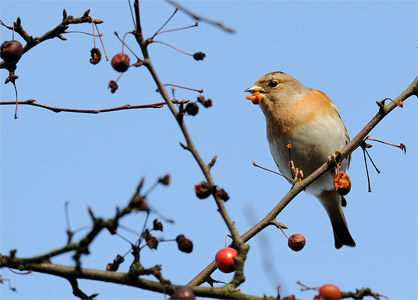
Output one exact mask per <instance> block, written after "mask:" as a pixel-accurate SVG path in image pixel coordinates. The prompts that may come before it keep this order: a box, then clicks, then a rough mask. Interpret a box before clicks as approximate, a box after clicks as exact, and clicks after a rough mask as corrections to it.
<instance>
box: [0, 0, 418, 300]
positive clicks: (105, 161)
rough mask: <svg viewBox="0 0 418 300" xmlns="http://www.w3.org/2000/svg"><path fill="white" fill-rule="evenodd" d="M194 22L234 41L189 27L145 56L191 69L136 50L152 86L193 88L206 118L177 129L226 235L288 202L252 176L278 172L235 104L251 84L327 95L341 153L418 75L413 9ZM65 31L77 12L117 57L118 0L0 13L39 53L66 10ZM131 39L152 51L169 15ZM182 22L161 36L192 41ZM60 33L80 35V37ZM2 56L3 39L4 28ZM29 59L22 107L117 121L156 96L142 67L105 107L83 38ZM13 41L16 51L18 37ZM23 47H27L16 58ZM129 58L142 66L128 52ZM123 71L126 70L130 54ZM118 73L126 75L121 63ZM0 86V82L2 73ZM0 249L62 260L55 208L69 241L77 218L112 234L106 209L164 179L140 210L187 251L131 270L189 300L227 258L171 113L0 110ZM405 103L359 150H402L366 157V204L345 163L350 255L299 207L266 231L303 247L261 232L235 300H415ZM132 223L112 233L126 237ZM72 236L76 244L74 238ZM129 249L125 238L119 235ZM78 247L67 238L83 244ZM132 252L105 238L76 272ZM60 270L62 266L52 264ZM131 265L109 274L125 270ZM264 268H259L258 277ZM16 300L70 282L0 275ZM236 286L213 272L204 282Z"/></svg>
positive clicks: (313, 214) (189, 95) (110, 288)
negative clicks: (347, 298) (248, 298)
mask: <svg viewBox="0 0 418 300" xmlns="http://www.w3.org/2000/svg"><path fill="white" fill-rule="evenodd" d="M181 3H182V4H183V5H185V6H187V7H188V8H190V9H191V10H193V11H195V12H196V13H198V14H202V15H204V16H206V17H209V18H211V19H214V20H218V21H221V22H222V23H224V24H226V25H228V26H230V27H233V28H234V29H236V33H235V34H227V33H225V32H222V31H221V30H219V29H218V28H215V27H212V26H210V25H207V24H204V23H200V25H199V26H198V27H197V28H193V29H190V30H186V31H182V32H176V33H167V34H164V35H161V36H158V40H161V41H164V42H167V43H170V44H172V45H174V46H176V47H178V48H180V49H182V50H184V51H188V52H190V53H194V52H197V51H203V52H205V53H206V55H207V57H206V59H205V60H204V61H199V62H196V61H194V60H193V59H192V58H190V57H188V56H185V55H183V54H181V53H179V52H175V51H173V50H172V49H170V48H168V47H166V46H164V45H161V44H153V45H150V47H149V51H150V53H151V58H152V60H153V62H154V65H155V67H156V69H157V71H158V73H159V75H160V77H161V79H162V80H163V81H164V82H165V83H172V84H180V85H184V86H189V87H194V88H197V89H200V88H203V89H204V93H203V95H204V96H206V97H209V98H212V99H213V101H214V105H213V107H212V108H210V109H203V108H201V110H200V112H199V114H198V115H197V116H196V117H186V123H187V126H188V128H189V130H190V133H191V135H192V137H193V140H194V142H195V144H196V146H197V148H198V149H199V151H200V153H201V155H202V157H203V158H204V159H205V160H206V161H207V162H209V161H210V160H211V158H212V157H213V156H214V155H217V156H218V161H217V163H216V165H215V166H214V167H213V169H212V173H213V176H214V179H215V182H216V183H217V184H218V185H219V186H220V187H223V188H225V190H226V191H227V192H228V193H229V195H230V197H231V199H230V200H229V201H228V202H227V203H226V207H227V209H228V211H229V213H230V215H231V217H232V218H233V219H234V221H235V223H236V226H237V228H238V230H239V232H240V233H244V232H245V231H246V230H248V228H250V226H251V225H252V224H254V223H255V222H256V221H257V220H259V219H261V218H262V217H264V216H265V215H266V214H267V213H268V212H269V211H270V209H271V208H272V207H273V206H274V205H275V204H276V203H277V202H278V201H279V200H280V199H281V198H282V196H284V195H285V194H286V192H287V191H288V189H289V185H288V183H287V182H286V181H285V180H283V179H282V178H280V177H278V176H275V175H272V174H270V173H268V172H264V171H261V170H259V169H257V168H254V167H253V166H252V165H251V164H252V162H253V161H255V162H257V163H258V164H260V165H263V166H265V167H268V168H271V169H276V167H275V165H274V162H273V160H272V158H271V156H270V153H269V149H268V144H267V141H266V138H265V120H264V116H263V114H262V112H261V110H260V109H259V107H257V106H254V105H252V104H251V103H250V102H249V101H247V100H245V96H246V95H245V93H244V92H243V90H245V89H246V88H248V87H249V86H251V85H252V84H253V83H254V82H255V81H256V80H257V79H258V78H259V77H261V76H262V75H264V74H266V73H269V72H271V71H276V70H281V71H284V72H286V73H288V74H289V75H291V76H293V77H295V78H296V79H298V80H299V81H301V82H302V83H304V84H305V85H306V86H309V87H312V88H315V89H319V90H321V91H323V92H325V93H326V94H327V95H328V96H329V97H330V98H331V99H332V100H333V101H334V103H335V104H336V105H337V106H338V108H339V110H340V114H341V117H342V119H343V120H344V122H345V124H346V126H347V129H348V131H349V134H350V136H354V135H355V134H357V132H358V131H359V130H361V128H363V126H364V125H365V124H366V123H367V122H368V121H369V120H370V119H371V118H372V117H373V116H374V115H375V113H376V112H377V105H376V103H375V102H376V101H377V100H381V99H383V98H386V97H391V98H394V97H396V96H397V95H399V94H400V93H401V92H402V91H403V90H404V89H405V88H406V87H407V86H408V85H409V84H410V83H411V82H412V80H413V79H414V78H415V77H416V76H417V73H416V72H417V45H418V43H417V42H418V39H417V37H418V29H417V28H418V22H417V8H418V7H417V2H415V1H365V2H363V1H362V2H360V1H338V2H330V1H214V2H208V1H185V2H181ZM63 8H65V9H66V11H67V13H68V14H72V15H73V16H75V17H78V16H81V15H82V14H83V12H84V11H85V10H86V9H88V8H90V9H91V13H90V15H91V16H92V17H94V18H98V19H102V20H104V23H103V24H102V25H100V31H101V32H102V33H104V37H103V40H104V43H105V47H106V51H107V53H108V55H109V56H110V57H112V56H113V55H114V54H116V53H118V52H120V49H121V45H120V42H119V41H118V40H117V39H116V38H115V36H114V35H113V32H114V31H117V32H118V33H119V34H120V35H122V34H123V33H125V32H127V31H130V30H132V20H131V17H130V13H129V8H128V4H127V2H126V1H90V2H89V1H67V3H64V2H58V1H4V0H3V1H1V6H0V9H1V20H2V21H3V22H4V23H6V24H11V23H12V21H13V20H15V19H16V18H17V17H18V16H19V17H20V18H21V20H22V25H23V26H24V28H25V29H26V30H27V31H28V32H29V33H30V34H32V35H34V36H39V35H41V34H43V33H44V32H46V31H47V30H49V29H51V28H53V27H54V26H56V25H57V24H58V23H59V22H60V20H61V18H62V9H63ZM141 10H142V11H141V13H142V22H143V23H142V26H143V29H144V33H145V36H151V35H152V34H153V33H154V32H155V31H156V30H157V29H158V28H159V27H160V26H161V25H162V24H163V22H164V21H165V20H166V19H167V18H168V17H169V16H170V14H171V13H172V11H173V7H172V6H170V5H169V4H167V3H166V2H163V1H144V2H141ZM193 23H194V20H193V19H191V18H190V17H189V16H187V15H185V14H183V13H181V12H179V13H178V14H177V15H176V16H175V17H174V19H173V20H172V22H170V23H169V25H168V26H167V29H170V28H176V27H182V26H187V25H191V24H193ZM70 30H83V31H87V32H90V31H91V26H90V25H87V24H85V25H78V26H72V27H71V28H70ZM0 33H1V40H2V41H4V40H10V39H11V33H10V32H9V31H8V30H5V29H4V28H3V27H2V28H0ZM66 37H67V39H68V40H67V41H61V40H58V39H55V40H50V41H48V42H45V43H42V44H40V45H39V46H37V47H35V48H33V49H32V50H31V51H29V52H28V53H26V54H25V55H24V56H23V57H22V59H21V61H20V62H19V65H18V69H17V75H18V76H19V79H18V80H17V87H18V92H19V99H20V100H27V99H32V98H33V99H36V100H37V102H39V103H42V104H47V105H51V106H57V107H66V108H80V109H98V108H108V107H116V106H120V105H124V104H128V103H129V104H131V105H139V104H148V103H155V102H160V101H161V98H160V97H159V95H158V94H157V93H155V84H154V83H153V82H152V80H151V78H150V76H149V74H148V73H147V71H146V70H145V69H144V68H137V69H134V68H131V69H129V70H128V72H126V74H124V76H123V77H122V79H121V80H120V81H119V90H118V91H117V92H116V93H115V94H111V93H110V91H109V90H108V89H107V83H108V81H109V80H114V79H116V77H117V76H118V74H117V73H116V72H115V71H114V70H113V69H112V68H111V67H110V61H109V62H105V61H102V62H101V63H100V64H98V65H96V66H93V65H91V64H90V63H89V58H90V49H91V48H92V46H93V41H92V39H91V38H90V37H88V36H87V35H81V34H74V33H72V34H68V35H66ZM18 39H19V40H20V41H22V40H21V39H20V37H18ZM22 42H23V41H22ZM126 42H127V44H128V45H130V46H131V47H132V49H134V51H136V53H137V54H139V49H138V47H137V46H136V45H135V42H134V40H133V38H132V37H131V36H128V37H127V39H126ZM129 55H130V54H129ZM130 56H131V60H133V59H134V58H133V56H132V55H130ZM0 74H1V75H0V76H1V80H0V81H1V82H4V79H5V78H6V76H7V72H6V71H5V70H1V72H0ZM175 95H176V98H178V99H191V100H194V99H195V97H196V96H197V95H196V94H195V93H193V92H190V91H183V90H179V89H177V90H176V91H175ZM14 97H15V96H14V90H13V87H12V86H11V85H2V87H1V101H13V100H14V99H15V98H14ZM0 110H1V148H0V149H1V153H0V154H1V193H0V196H1V207H0V209H1V223H0V224H1V235H0V236H1V245H0V252H1V253H7V252H8V251H9V250H10V249H18V252H17V254H18V255H19V256H23V257H26V256H33V255H36V254H41V253H44V252H46V251H49V250H51V249H54V248H57V247H61V246H62V245H63V244H64V243H65V240H66V236H65V229H66V226H65V217H64V203H65V202H69V213H70V220H71V226H72V228H73V229H75V228H78V227H82V226H85V225H89V224H90V220H89V216H88V213H87V207H88V206H90V207H92V209H93V211H94V212H95V214H96V215H97V216H102V217H111V216H112V214H113V213H114V210H115V207H116V206H119V207H121V206H123V205H125V204H126V203H127V201H129V199H130V197H131V196H132V194H133V193H134V191H135V188H136V185H137V184H138V182H139V180H140V178H141V177H145V182H146V186H148V187H149V186H151V185H152V184H153V182H154V181H155V180H156V179H157V178H158V177H160V176H162V175H164V174H166V173H169V174H170V175H171V178H172V182H171V184H170V186H168V187H158V188H157V189H156V190H155V191H153V192H152V193H151V195H150V196H149V202H150V204H151V205H152V206H153V207H155V208H156V209H157V210H158V211H159V212H161V213H162V214H163V215H165V216H167V217H169V218H172V219H175V221H176V223H175V225H170V224H164V225H165V231H164V232H163V233H161V234H160V235H159V236H161V237H164V238H167V239H168V238H174V237H175V236H177V235H178V234H180V233H182V234H184V235H185V236H186V237H189V238H190V239H192V240H193V242H194V251H193V252H192V253H191V254H185V253H181V252H179V251H177V249H176V245H175V244H174V243H163V244H161V245H159V248H158V250H157V251H150V250H148V249H145V250H144V251H143V253H142V261H143V264H144V265H145V266H148V267H150V266H153V265H155V264H162V265H163V276H165V277H166V278H168V279H170V280H171V281H172V282H173V283H176V284H185V283H187V282H188V281H189V280H190V279H191V278H193V277H194V276H195V275H196V274H197V273H198V272H200V271H201V270H202V269H203V268H204V267H206V266H207V264H208V263H210V262H211V261H212V259H213V258H214V256H215V253H216V252H217V251H218V250H219V249H221V248H222V247H223V245H224V240H225V235H226V234H228V232H227V228H226V226H225V225H224V224H223V223H222V220H221V217H220V215H219V213H217V211H216V207H215V204H214V203H213V201H211V200H209V199H208V200H199V199H197V198H196V197H195V195H194V191H193V186H194V185H195V184H197V183H199V182H200V181H201V180H203V176H202V174H201V173H200V171H199V169H198V166H197V165H196V163H195V162H194V160H193V159H192V157H191V155H190V153H188V152H187V151H184V150H183V149H182V148H181V147H179V142H181V141H184V140H183V137H182V135H181V133H180V130H179V128H178V126H177V124H176V122H175V120H174V119H173V117H172V116H171V114H170V113H169V111H168V109H167V108H162V109H147V110H130V111H119V112H112V113H104V114H99V115H86V114H73V113H65V112H62V113H59V114H56V113H53V112H51V111H47V110H43V109H40V108H36V107H29V106H20V107H19V109H18V117H19V118H18V119H17V120H14V119H13V114H14V106H1V107H0ZM416 115H417V99H416V98H411V99H408V101H406V102H405V105H404V108H403V109H396V110H395V111H394V112H393V113H392V114H390V115H389V116H388V117H387V118H386V119H385V120H383V122H382V123H381V124H379V126H378V127H377V128H376V129H375V130H373V131H372V133H371V136H372V137H373V138H376V139H382V140H385V141H388V142H392V143H395V144H399V143H403V144H405V145H406V147H407V155H404V154H403V153H402V152H401V151H400V150H399V149H396V148H391V147H387V146H384V145H381V144H374V147H373V148H372V149H370V152H371V155H372V157H373V159H374V161H375V162H376V163H377V165H378V167H379V168H380V170H381V173H380V174H379V175H377V174H376V173H375V172H374V171H373V170H372V168H371V166H370V165H369V169H370V170H371V171H370V176H371V181H372V190H373V192H372V193H368V192H367V180H366V174H365V170H364V163H363V158H362V157H363V154H362V153H361V151H359V150H358V151H356V152H355V153H354V154H353V158H352V163H351V167H350V169H349V172H348V174H349V175H350V177H351V180H352V183H353V187H352V190H351V192H350V194H349V195H348V196H347V197H346V198H347V200H348V206H347V208H345V210H344V212H345V215H346V218H347V221H348V224H349V227H350V230H351V233H352V235H353V237H354V239H355V240H356V242H357V247H356V248H343V249H341V250H338V251H337V250H335V249H334V246H333V238H332V232H331V226H330V224H329V221H328V218H327V216H326V214H325V211H324V210H323V208H322V207H321V206H320V204H319V202H318V201H317V200H316V199H315V198H313V197H312V196H310V195H308V194H305V193H302V194H300V195H298V197H297V198H296V199H294V200H293V201H292V202H291V204H290V205H289V206H288V207H287V208H286V209H285V210H284V211H283V212H282V213H281V214H280V216H279V217H278V219H277V220H278V221H279V222H281V223H284V224H286V225H287V226H288V227H289V229H288V230H287V231H286V232H287V233H288V234H293V233H301V234H303V235H304V236H305V237H306V239H307V245H306V247H305V249H303V251H301V252H298V253H296V252H292V251H291V250H290V249H289V248H288V247H287V241H286V239H285V238H284V236H283V235H282V234H281V233H280V231H278V230H276V229H275V228H268V229H266V230H265V231H264V232H263V233H262V234H261V235H260V236H259V237H256V238H254V239H253V240H251V241H250V242H249V245H250V246H251V249H250V253H249V257H248V260H247V263H246V267H245V273H246V277H247V279H246V282H245V283H244V284H243V285H242V286H241V289H242V291H243V292H246V293H249V294H255V295H257V296H262V295H263V294H267V295H275V294H276V292H275V288H276V286H278V285H280V286H281V287H282V291H283V295H286V294H290V293H294V294H296V295H297V297H298V298H303V299H312V298H313V296H314V294H313V293H312V292H303V293H301V292H299V286H298V285H296V281H301V282H303V283H304V284H306V285H310V286H321V285H322V284H325V283H333V284H336V285H338V286H339V287H340V288H341V290H343V291H354V290H355V289H356V288H362V287H369V288H371V289H372V290H373V291H375V292H378V293H380V294H382V295H386V296H388V297H390V298H391V299H417V298H418V292H417V282H418V262H417V253H418V249H417V236H418V232H417V228H418V226H417V219H418V218H417V214H418V212H417V166H418V164H417V147H418V145H417V127H418V126H417V117H416ZM143 221H144V216H143V215H140V214H138V215H135V216H130V217H128V218H126V219H125V220H124V221H123V222H122V224H123V225H125V226H128V227H130V228H133V229H136V230H140V229H141V228H142V224H143ZM85 232H86V231H83V233H85ZM120 233H121V234H123V235H124V236H125V237H127V238H129V239H131V240H132V241H134V240H135V236H133V235H131V234H130V233H128V232H123V231H122V230H121V231H120ZM81 236H82V233H79V234H78V235H77V236H76V238H77V237H81ZM128 250H129V244H128V243H126V242H125V241H124V240H122V239H120V238H118V237H115V236H109V235H108V234H107V233H103V234H101V235H100V236H99V238H98V239H97V240H96V241H95V242H94V244H93V245H92V248H91V252H92V255H90V256H88V257H85V259H84V261H83V262H84V266H86V267H90V268H98V269H104V268H105V267H106V264H107V263H108V262H111V261H112V260H113V258H114V257H115V256H116V254H123V253H125V252H126V251H128ZM53 261H54V262H56V263H60V264H71V259H70V255H67V256H62V257H60V258H57V259H54V260H53ZM128 262H129V257H128V258H127V263H125V264H123V265H122V266H121V271H126V270H127V268H128V266H129V263H128ZM269 267H270V268H269ZM0 274H1V276H2V277H3V278H10V279H11V280H12V285H13V286H15V287H16V288H17V291H18V292H17V293H14V292H11V291H9V290H8V288H7V287H5V286H2V287H0V293H1V294H0V295H1V298H2V299H69V298H72V297H73V296H72V291H71V288H70V285H69V284H68V282H66V281H65V280H63V279H60V278H54V277H52V276H46V275H42V274H32V275H29V276H19V275H14V274H12V273H10V272H9V271H8V270H5V269H2V270H1V273H0ZM231 276H232V275H228V274H223V273H220V272H218V271H216V272H215V273H214V274H213V278H214V279H218V280H222V281H228V280H229V279H230V278H231ZM80 287H81V288H82V289H83V290H84V292H86V293H87V294H92V293H95V292H99V293H100V298H99V299H116V298H119V299H120V298H126V299H163V296H162V295H159V294H155V293H151V292H146V291H142V290H138V289H134V288H129V287H121V286H117V285H109V284H103V283H94V282H90V281H81V282H80Z"/></svg>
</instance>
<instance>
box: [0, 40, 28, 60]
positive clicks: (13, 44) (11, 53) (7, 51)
mask: <svg viewBox="0 0 418 300" xmlns="http://www.w3.org/2000/svg"><path fill="white" fill-rule="evenodd" d="M22 54H23V47H22V44H21V43H20V42H18V41H6V42H3V44H1V55H0V56H1V58H2V59H3V60H4V61H5V62H6V63H17V62H18V61H19V59H20V58H21V57H22Z"/></svg>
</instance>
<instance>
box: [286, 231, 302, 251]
mask: <svg viewBox="0 0 418 300" xmlns="http://www.w3.org/2000/svg"><path fill="white" fill-rule="evenodd" d="M305 244H306V240H305V237H304V236H303V235H301V234H292V235H291V236H290V237H289V240H288V242H287V245H288V246H289V248H290V249H292V250H293V251H300V250H302V249H303V247H305Z"/></svg>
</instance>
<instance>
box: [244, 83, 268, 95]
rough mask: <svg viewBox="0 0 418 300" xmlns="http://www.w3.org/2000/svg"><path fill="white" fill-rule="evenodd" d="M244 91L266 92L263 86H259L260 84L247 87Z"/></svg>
mask: <svg viewBox="0 0 418 300" xmlns="http://www.w3.org/2000/svg"><path fill="white" fill-rule="evenodd" d="M244 92H248V93H254V92H260V93H265V91H264V89H263V88H262V87H261V86H258V85H253V86H252V87H250V88H248V89H246V90H245V91H244Z"/></svg>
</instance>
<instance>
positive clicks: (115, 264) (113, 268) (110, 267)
mask: <svg viewBox="0 0 418 300" xmlns="http://www.w3.org/2000/svg"><path fill="white" fill-rule="evenodd" d="M124 260H125V259H124V258H123V256H121V255H119V254H118V255H117V256H116V258H115V259H114V260H113V263H108V264H107V266H106V271H111V272H116V271H117V270H118V268H119V265H120V264H121V263H123V261H124Z"/></svg>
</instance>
